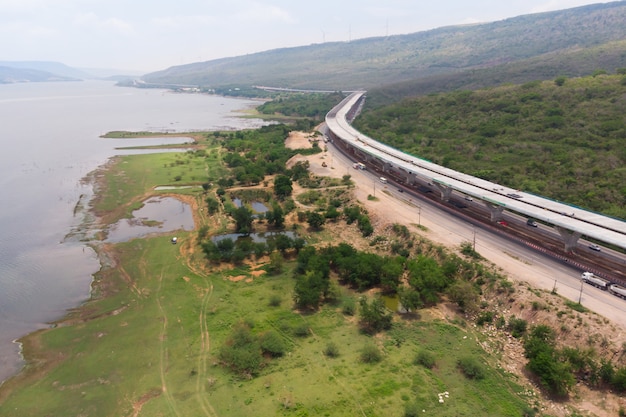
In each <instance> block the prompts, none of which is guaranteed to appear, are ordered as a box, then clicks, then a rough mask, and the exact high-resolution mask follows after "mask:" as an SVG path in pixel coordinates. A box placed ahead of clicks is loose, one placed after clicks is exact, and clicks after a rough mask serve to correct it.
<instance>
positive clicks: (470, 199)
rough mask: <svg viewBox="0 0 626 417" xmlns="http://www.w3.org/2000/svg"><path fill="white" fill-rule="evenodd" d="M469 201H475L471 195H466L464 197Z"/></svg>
mask: <svg viewBox="0 0 626 417" xmlns="http://www.w3.org/2000/svg"><path fill="white" fill-rule="evenodd" d="M464 198H465V199H466V200H467V201H474V199H473V198H472V197H470V196H469V195H466V196H465V197H464Z"/></svg>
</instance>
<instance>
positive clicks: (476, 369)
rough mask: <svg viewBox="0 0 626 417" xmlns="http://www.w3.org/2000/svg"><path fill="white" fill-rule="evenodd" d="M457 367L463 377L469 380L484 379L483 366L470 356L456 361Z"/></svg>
mask: <svg viewBox="0 0 626 417" xmlns="http://www.w3.org/2000/svg"><path fill="white" fill-rule="evenodd" d="M457 365H458V367H459V369H460V370H461V372H463V375H465V376H466V377H467V378H469V379H483V378H484V377H485V370H484V368H483V366H482V365H481V364H480V362H478V361H477V360H476V359H475V358H473V357H471V356H467V357H464V358H460V359H459V360H458V361H457Z"/></svg>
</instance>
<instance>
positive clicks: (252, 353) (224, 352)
mask: <svg viewBox="0 0 626 417" xmlns="http://www.w3.org/2000/svg"><path fill="white" fill-rule="evenodd" d="M219 358H220V360H221V361H222V362H223V363H224V364H225V365H226V366H228V367H229V368H231V369H232V370H233V371H235V372H237V373H239V374H250V375H254V374H256V373H257V372H258V371H259V369H260V368H261V364H262V362H263V356H262V351H261V346H260V344H259V341H258V340H257V338H256V337H254V335H253V334H252V332H251V331H250V327H248V326H246V325H245V324H239V325H237V326H236V327H235V328H234V329H233V331H232V333H231V335H230V337H229V338H228V339H227V340H226V343H225V344H224V345H222V347H221V348H220V351H219Z"/></svg>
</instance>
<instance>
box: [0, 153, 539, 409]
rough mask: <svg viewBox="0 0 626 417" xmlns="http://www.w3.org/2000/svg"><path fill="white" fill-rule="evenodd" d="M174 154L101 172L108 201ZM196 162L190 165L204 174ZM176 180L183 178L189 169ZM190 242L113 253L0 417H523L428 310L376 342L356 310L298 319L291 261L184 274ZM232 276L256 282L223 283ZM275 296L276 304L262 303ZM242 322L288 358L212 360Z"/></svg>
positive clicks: (507, 384) (183, 238)
mask: <svg viewBox="0 0 626 417" xmlns="http://www.w3.org/2000/svg"><path fill="white" fill-rule="evenodd" d="M181 158H183V159H184V158H187V155H175V154H171V155H170V154H156V155H149V156H148V155H139V156H134V157H128V158H123V159H122V160H121V161H120V162H119V165H117V167H115V168H114V169H111V170H110V171H109V172H108V174H107V175H109V178H110V181H111V182H110V187H109V188H108V190H110V191H108V192H106V193H104V195H105V200H104V201H106V202H107V204H113V203H112V202H113V201H115V202H117V204H119V205H130V202H133V201H138V200H137V195H143V193H145V192H146V190H149V189H151V187H153V186H154V185H160V184H163V183H164V182H165V181H166V180H167V179H168V178H170V177H171V175H172V172H171V170H172V169H177V167H178V165H174V168H171V167H170V164H171V163H172V162H175V161H177V160H180V159H181ZM196 162H197V161H190V162H189V165H193V166H195V167H196V168H195V169H196V170H199V169H200V165H201V164H197V163H196ZM158 168H162V169H158ZM191 172H197V171H194V170H191ZM185 175H187V177H186V178H187V179H186V180H185V181H192V180H191V176H192V174H191V173H188V174H185ZM103 204H104V203H103ZM102 207H106V205H103V206H102ZM355 227H356V226H355ZM192 233H193V232H190V233H186V232H182V233H181V234H180V235H179V241H180V244H178V245H172V244H170V242H169V239H167V238H163V237H151V238H145V239H136V240H133V241H131V242H127V243H120V244H117V245H115V246H114V247H113V250H114V253H113V254H112V255H114V257H115V258H116V259H117V261H118V263H117V265H118V266H119V268H114V269H110V268H103V269H102V270H101V271H100V272H99V273H98V274H97V276H96V283H95V285H94V287H95V288H96V290H95V293H94V294H95V297H94V299H93V300H92V301H90V302H88V303H86V304H85V305H84V306H83V307H82V308H81V309H80V310H77V311H76V312H73V313H72V314H70V315H69V317H68V320H67V321H66V322H62V323H60V325H59V326H58V327H56V328H51V329H46V330H45V331H42V332H39V333H38V334H37V335H34V336H30V337H29V338H27V339H28V341H27V343H26V346H27V348H26V355H27V356H28V357H31V358H34V357H39V356H34V355H35V354H36V355H44V356H45V357H46V358H47V359H48V361H49V363H50V365H48V368H43V369H42V368H40V367H41V363H42V362H39V361H33V362H31V363H30V364H29V366H28V367H27V370H26V372H25V373H24V375H23V376H22V377H21V378H20V379H19V380H16V381H15V382H10V383H9V384H8V385H7V386H3V389H5V388H7V389H8V388H10V389H11V390H10V391H9V394H8V395H7V396H6V397H5V398H3V399H2V401H1V402H0V415H2V416H3V417H28V416H79V415H80V416H89V417H100V416H102V417H105V416H107V417H108V416H132V415H135V414H134V413H135V412H137V414H136V415H138V416H216V415H219V416H242V415H258V416H273V415H279V416H307V415H308V416H354V415H362V416H401V415H403V411H404V406H405V404H407V403H411V404H415V405H416V406H417V407H419V409H420V410H421V409H424V410H427V415H430V416H450V415H468V416H469V415H489V416H519V415H521V414H522V412H523V410H527V409H528V404H527V400H528V399H527V398H525V397H524V396H523V395H522V394H520V393H521V392H522V391H523V389H522V388H521V387H519V386H517V385H516V384H515V382H514V381H515V380H514V378H512V377H511V376H509V375H506V374H504V373H502V372H501V371H498V370H496V369H494V368H493V367H491V366H490V364H491V363H493V362H494V358H492V357H489V356H488V355H487V354H486V353H485V352H484V351H483V349H482V348H481V347H480V345H479V344H478V343H477V341H476V340H477V339H478V336H477V335H475V334H473V333H472V331H471V330H470V329H469V328H468V329H462V328H460V327H458V326H455V325H452V324H450V323H445V322H441V321H437V320H434V319H432V318H429V316H428V314H427V313H426V312H425V313H424V314H422V315H421V318H420V319H419V320H398V322H397V323H396V324H394V326H393V328H392V330H391V331H389V332H388V333H386V334H382V335H381V336H377V337H375V338H372V337H370V336H367V335H365V334H363V333H361V332H360V331H359V330H358V327H357V323H356V319H358V314H357V316H345V315H344V314H342V306H341V305H340V304H337V305H326V306H324V307H322V308H321V309H320V310H319V311H318V312H315V313H309V314H302V313H300V312H298V311H296V310H294V309H293V302H292V299H291V297H292V293H293V286H294V279H293V278H292V272H291V271H292V270H293V268H294V265H293V262H287V263H285V267H284V269H283V270H284V271H285V272H284V273H283V274H281V275H277V276H260V277H253V276H252V274H251V268H250V267H247V266H243V267H238V268H236V269H234V270H228V269H226V270H217V269H208V271H206V272H203V271H201V270H199V269H198V268H197V267H194V268H191V266H190V265H194V266H195V265H198V264H200V263H201V262H203V260H202V254H201V252H200V251H196V252H195V253H194V254H193V255H192V256H191V259H190V260H189V262H187V261H188V260H187V259H185V257H184V256H182V253H181V249H183V248H184V245H185V244H186V242H187V241H188V240H189V239H190V237H191V234H192ZM314 236H317V239H319V241H324V239H326V240H325V241H329V240H328V239H333V236H332V235H328V236H326V235H325V234H324V233H320V234H318V235H314ZM309 243H310V240H309ZM239 275H244V276H245V277H247V278H253V279H252V280H251V281H249V282H247V280H241V281H238V282H233V281H232V280H231V278H232V277H235V276H239ZM105 291H106V293H107V296H106V297H100V296H99V295H101V294H103V293H104V292H105ZM342 292H343V295H344V297H352V298H356V297H359V296H360V294H354V293H352V292H351V291H349V290H347V289H345V288H343V289H342ZM277 295H279V296H280V297H281V300H282V301H281V303H280V305H277V306H270V301H271V300H272V298H275V297H276V296H277ZM240 322H245V323H247V324H249V325H251V326H252V332H253V333H256V334H260V333H263V332H265V331H268V330H273V331H275V332H277V333H278V334H279V335H281V337H282V338H283V339H284V342H285V344H286V346H287V353H286V354H285V355H284V356H282V357H280V358H275V359H269V358H267V359H266V362H265V365H264V366H263V367H262V369H261V371H260V374H259V375H257V376H255V377H254V378H251V379H249V378H245V377H242V376H239V375H235V374H233V373H232V372H231V371H230V370H228V369H226V368H225V367H223V366H222V365H221V364H220V363H219V360H218V352H219V349H220V347H221V346H222V345H223V344H224V342H225V341H226V340H227V339H228V337H229V336H230V334H231V331H232V329H233V327H234V326H235V325H237V324H238V323H240ZM303 328H305V329H306V328H308V329H309V331H308V332H302V329H303ZM331 342H332V343H333V344H335V345H336V346H337V347H338V355H337V356H336V357H332V358H331V357H328V356H327V355H325V353H324V352H325V350H326V348H327V346H328V344H329V343H331ZM372 344H374V345H376V347H377V348H378V349H379V350H380V352H381V353H382V360H381V361H380V362H378V363H367V364H366V363H363V362H362V361H361V360H360V359H361V358H360V355H361V351H362V349H363V348H364V347H365V346H368V345H372ZM37 346H38V348H36V347H37ZM419 350H426V351H429V352H432V353H433V356H434V357H435V362H436V366H434V367H433V368H432V369H426V368H424V367H423V366H420V365H415V364H414V358H415V355H416V352H418V351H419ZM461 357H463V358H467V357H470V358H472V359H473V360H474V361H476V362H477V363H480V364H482V365H483V366H484V370H485V375H484V378H483V379H480V380H469V379H467V378H465V377H464V376H463V375H462V373H461V372H460V371H459V369H458V366H457V363H458V360H459V358H461ZM20 381H21V382H20ZM17 384H20V385H19V387H18V388H15V389H14V387H16V386H17ZM445 391H447V392H449V393H450V397H449V398H447V399H446V400H445V402H444V403H443V404H441V403H439V401H438V393H442V392H445ZM0 394H1V391H0Z"/></svg>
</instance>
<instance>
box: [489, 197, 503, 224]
mask: <svg viewBox="0 0 626 417" xmlns="http://www.w3.org/2000/svg"><path fill="white" fill-rule="evenodd" d="M485 207H487V210H489V214H491V221H492V222H497V221H498V220H502V212H503V211H504V207H502V206H494V205H493V204H491V203H488V202H486V201H485Z"/></svg>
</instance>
